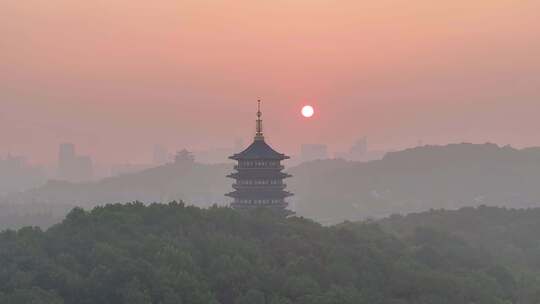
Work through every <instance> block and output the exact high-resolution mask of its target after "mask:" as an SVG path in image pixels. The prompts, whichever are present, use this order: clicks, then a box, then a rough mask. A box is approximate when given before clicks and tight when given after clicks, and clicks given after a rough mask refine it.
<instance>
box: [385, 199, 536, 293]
mask: <svg viewBox="0 0 540 304" xmlns="http://www.w3.org/2000/svg"><path fill="white" fill-rule="evenodd" d="M378 223H379V224H380V225H381V227H382V228H383V229H384V230H386V231H388V232H390V233H392V234H395V235H398V236H400V237H402V238H410V237H412V236H414V234H415V233H416V232H417V230H418V229H429V230H432V231H436V232H439V233H446V234H449V235H452V236H455V237H458V238H460V239H462V240H464V241H466V242H467V243H468V244H470V245H471V246H473V247H475V248H478V249H481V250H484V251H486V252H490V253H491V254H492V255H493V256H494V257H496V258H497V259H498V260H499V261H501V262H503V263H505V264H507V265H511V266H512V268H514V269H516V270H524V271H533V272H535V273H538V274H539V276H538V278H539V279H540V234H539V232H540V208H536V209H523V210H516V209H506V208H496V207H486V206H481V207H477V208H471V207H467V208H461V209H459V210H431V211H429V212H422V213H413V214H409V215H406V216H400V215H394V216H391V217H389V218H386V219H383V220H380V221H379V222H378ZM538 283H539V286H540V281H539V282H538Z"/></svg>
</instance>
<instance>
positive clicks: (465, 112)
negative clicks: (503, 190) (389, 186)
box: [0, 0, 540, 162]
mask: <svg viewBox="0 0 540 304" xmlns="http://www.w3.org/2000/svg"><path fill="white" fill-rule="evenodd" d="M539 12H540V1H537V0H534V1H533V0H531V1H516V0H476V1H470V0H468V1H465V0H457V1H430V0H408V1H405V0H370V1H358V0H296V1H295V0H274V1H268V0H235V1H232V0H228V1H224V0H156V1H142V0H94V1H82V0H54V1H51V0H24V1H21V0H3V1H1V3H0V37H1V39H0V105H1V107H0V138H1V140H0V155H3V154H5V153H7V152H8V151H12V152H15V153H18V154H25V155H28V156H30V157H31V158H32V159H34V160H36V161H40V162H44V161H50V160H52V159H54V158H55V155H56V150H57V145H58V143H59V142H63V141H72V142H74V143H76V144H77V145H78V146H79V147H80V148H79V150H81V152H82V153H85V154H92V155H93V156H94V157H95V158H96V159H97V160H98V161H101V162H122V161H129V160H131V161H147V160H149V159H150V154H151V149H152V146H153V145H154V144H156V143H161V144H164V145H166V146H169V147H171V148H176V147H182V146H186V147H190V148H192V149H203V148H209V147H223V146H230V145H232V142H233V140H234V139H235V138H244V139H245V141H246V142H247V141H248V140H249V138H250V136H251V134H252V133H253V130H252V129H253V125H254V122H253V120H254V119H255V117H254V112H255V108H254V107H255V100H256V99H257V98H258V97H261V98H263V100H264V114H265V124H266V129H267V133H268V138H269V140H270V141H271V142H272V143H274V144H275V145H276V146H277V147H279V148H280V149H281V150H283V151H284V152H287V153H289V154H295V153H297V150H298V149H299V145H300V143H316V142H323V143H328V144H329V145H330V146H331V149H332V150H343V149H345V148H346V147H347V146H348V145H350V143H351V142H352V141H354V140H356V139H357V138H358V137H360V136H362V135H367V136H368V137H369V139H370V142H371V143H372V144H373V145H374V146H375V147H376V148H394V147H397V148H399V147H406V146H411V145H414V144H415V143H416V142H417V141H418V140H423V141H424V142H425V143H447V142H461V141H470V142H486V141H491V142H496V143H499V144H512V145H515V146H528V145H540V136H539V135H538V130H539V129H540V119H538V116H539V114H540V13H539ZM303 103H312V104H313V105H314V106H315V107H316V110H317V115H316V117H315V118H314V119H311V120H309V121H306V120H304V119H302V118H300V116H299V111H300V107H301V105H302V104H303Z"/></svg>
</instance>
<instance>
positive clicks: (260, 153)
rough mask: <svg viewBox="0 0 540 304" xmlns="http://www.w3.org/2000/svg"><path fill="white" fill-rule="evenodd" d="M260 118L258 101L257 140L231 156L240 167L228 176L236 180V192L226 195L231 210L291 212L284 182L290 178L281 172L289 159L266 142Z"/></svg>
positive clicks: (234, 186)
mask: <svg viewBox="0 0 540 304" xmlns="http://www.w3.org/2000/svg"><path fill="white" fill-rule="evenodd" d="M261 116H262V113H261V103H260V101H259V110H258V111H257V122H256V123H257V131H256V133H255V140H254V141H253V143H252V144H251V145H250V146H249V147H248V148H247V149H245V150H244V151H242V152H240V153H238V154H235V155H233V156H231V157H229V158H230V159H233V160H235V161H237V162H238V164H237V165H236V166H235V167H234V168H235V170H236V171H237V172H235V173H232V174H230V175H228V176H227V177H230V178H233V179H235V180H236V182H235V183H234V184H233V188H234V189H235V191H233V192H230V193H227V194H226V195H227V196H229V197H232V198H233V199H234V201H233V202H232V204H231V207H233V208H235V209H247V208H257V207H265V208H272V209H275V210H277V211H280V212H284V213H288V212H287V210H285V209H286V208H287V205H288V204H287V202H286V201H285V198H287V197H289V196H291V195H293V194H292V193H290V192H288V191H285V188H286V187H287V185H286V184H284V183H283V179H285V178H288V177H291V175H289V174H287V173H284V172H282V170H283V169H284V167H283V165H282V164H281V161H283V160H285V159H288V158H289V157H288V156H286V155H285V154H281V153H278V152H276V151H275V150H274V149H272V148H271V147H270V146H269V145H268V144H267V143H266V142H265V141H264V135H263V129H262V119H261Z"/></svg>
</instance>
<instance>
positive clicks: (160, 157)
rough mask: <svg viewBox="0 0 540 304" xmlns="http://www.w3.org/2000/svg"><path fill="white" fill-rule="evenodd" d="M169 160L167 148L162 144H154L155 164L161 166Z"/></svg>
mask: <svg viewBox="0 0 540 304" xmlns="http://www.w3.org/2000/svg"><path fill="white" fill-rule="evenodd" d="M168 161H169V155H168V152H167V149H166V148H165V147H164V146H162V145H155V146H154V165H157V166H161V165H164V164H166V163H167V162H168Z"/></svg>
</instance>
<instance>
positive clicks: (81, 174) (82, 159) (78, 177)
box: [58, 143, 93, 182]
mask: <svg viewBox="0 0 540 304" xmlns="http://www.w3.org/2000/svg"><path fill="white" fill-rule="evenodd" d="M92 176H93V164H92V159H91V158H90V157H88V156H78V155H77V153H76V151H75V145H74V144H72V143H64V144H61V145H60V151H59V153H58V178H59V179H61V180H66V181H72V182H81V181H87V180H90V179H92Z"/></svg>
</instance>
